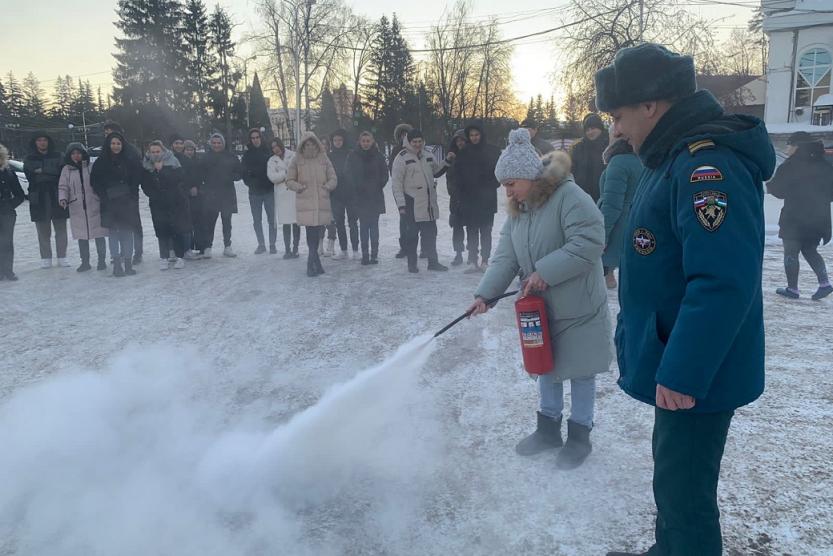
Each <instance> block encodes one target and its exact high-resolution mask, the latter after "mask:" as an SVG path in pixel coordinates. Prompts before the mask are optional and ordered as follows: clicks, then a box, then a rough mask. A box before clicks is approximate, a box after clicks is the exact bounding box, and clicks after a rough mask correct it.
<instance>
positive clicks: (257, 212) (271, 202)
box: [249, 189, 278, 246]
mask: <svg viewBox="0 0 833 556" xmlns="http://www.w3.org/2000/svg"><path fill="white" fill-rule="evenodd" d="M249 206H250V207H251V209H252V222H253V223H254V227H255V235H256V236H257V244H258V245H265V243H264V239H263V209H266V220H267V222H268V223H269V245H270V246H274V245H275V242H276V241H277V240H278V223H277V221H275V191H274V189H273V190H272V191H270V192H269V193H251V192H250V193H249Z"/></svg>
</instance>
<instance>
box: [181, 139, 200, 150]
mask: <svg viewBox="0 0 833 556" xmlns="http://www.w3.org/2000/svg"><path fill="white" fill-rule="evenodd" d="M183 148H185V149H194V150H197V144H196V143H194V142H193V141H191V140H190V139H186V140H185V147H183Z"/></svg>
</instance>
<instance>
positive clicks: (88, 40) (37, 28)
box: [0, 0, 751, 101]
mask: <svg viewBox="0 0 833 556" xmlns="http://www.w3.org/2000/svg"><path fill="white" fill-rule="evenodd" d="M2 1H3V3H6V2H14V3H15V8H14V10H13V12H14V13H13V15H12V13H10V11H9V10H6V14H5V15H6V17H5V18H4V24H3V31H2V33H0V52H2V61H0V72H2V75H3V76H4V79H5V75H6V74H7V73H8V71H9V70H12V71H14V72H15V75H16V76H17V77H18V79H22V78H23V76H24V75H25V74H27V73H28V72H29V71H32V72H34V73H35V75H36V76H37V77H38V78H40V79H41V81H42V82H43V84H44V89H46V90H47V91H48V92H51V90H52V85H53V83H54V79H55V77H57V76H58V75H59V74H60V75H66V74H69V75H72V76H81V77H82V78H83V79H85V80H87V79H89V80H90V82H91V83H92V84H93V86H94V88H95V87H97V86H98V85H101V86H103V87H104V88H105V89H108V88H110V87H111V86H112V77H111V72H112V68H113V64H114V60H113V57H112V52H113V48H114V47H113V37H114V34H115V32H116V30H115V28H114V26H113V21H114V20H115V19H116V17H115V10H116V5H117V2H116V0H83V1H81V2H70V1H68V0H2ZM701 1H702V0H696V2H701ZM214 3H215V2H212V1H208V2H207V4H209V6H213V5H214ZM348 3H349V4H351V5H352V6H353V8H354V9H355V11H357V12H358V13H362V14H364V15H367V16H368V17H370V18H373V19H376V18H378V17H380V16H381V15H382V12H380V10H379V5H380V4H381V5H382V6H384V8H385V10H386V11H387V13H390V12H393V11H396V13H397V15H398V16H399V19H400V20H401V21H402V22H403V24H404V27H405V36H406V38H407V39H408V41H409V43H410V45H411V47H412V48H420V47H421V46H423V44H422V37H423V35H424V33H425V31H427V27H428V26H429V25H431V24H432V23H434V22H436V21H437V20H438V19H439V18H440V16H441V14H442V13H443V10H444V9H445V7H446V5H447V4H449V5H450V4H452V3H453V2H452V1H449V2H446V1H445V0H408V1H396V0H387V1H385V2H379V0H352V1H350V0H348ZM692 3H694V2H692ZM220 4H222V5H224V6H225V7H227V8H228V9H229V10H230V12H231V13H232V15H233V17H234V19H235V21H236V22H237V23H238V24H239V26H238V28H237V32H238V34H239V35H240V36H243V35H244V34H245V33H246V32H249V31H251V30H253V29H254V28H255V27H256V25H257V20H256V15H255V13H254V9H253V7H252V6H253V5H254V2H253V1H252V0H234V1H230V0H223V1H221V2H220ZM566 4H567V0H554V1H552V2H542V1H541V0H514V1H512V2H506V1H504V0H475V1H474V2H473V5H474V10H473V12H474V17H481V18H482V17H484V16H489V15H496V16H498V17H499V18H500V19H501V21H506V22H507V23H506V24H505V25H502V29H503V33H504V37H507V38H508V37H514V36H519V35H525V34H529V33H533V32H535V31H540V30H544V29H548V28H551V27H555V26H557V25H559V24H560V23H562V22H563V20H562V19H561V18H562V17H563V16H564V14H563V11H562V10H559V9H558V8H559V7H560V6H564V5H566ZM750 4H751V2H750ZM70 6H71V7H70ZM693 9H695V8H693ZM696 9H697V10H700V13H702V14H703V15H705V16H707V17H710V18H725V19H723V20H721V21H720V23H719V26H720V28H721V32H728V31H727V29H725V27H729V26H741V25H745V24H746V21H747V20H748V19H749V16H750V14H751V9H745V8H734V7H728V6H717V7H703V8H696ZM549 37H550V39H549V40H545V39H544V40H542V38H538V39H528V40H526V41H521V42H520V43H519V44H518V45H517V46H516V48H515V55H514V58H513V69H514V80H515V83H514V84H515V90H516V93H517V94H518V96H519V97H520V98H521V99H522V100H524V101H525V100H526V99H528V98H529V97H530V96H533V95H537V94H539V93H540V94H543V95H544V96H545V97H549V96H550V95H551V94H552V93H553V91H555V90H557V87H556V86H554V85H553V75H554V73H555V71H556V69H557V67H558V66H557V63H558V62H557V61H558V43H557V38H556V37H557V36H556V35H550V36H549Z"/></svg>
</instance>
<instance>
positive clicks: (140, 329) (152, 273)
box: [0, 183, 833, 556]
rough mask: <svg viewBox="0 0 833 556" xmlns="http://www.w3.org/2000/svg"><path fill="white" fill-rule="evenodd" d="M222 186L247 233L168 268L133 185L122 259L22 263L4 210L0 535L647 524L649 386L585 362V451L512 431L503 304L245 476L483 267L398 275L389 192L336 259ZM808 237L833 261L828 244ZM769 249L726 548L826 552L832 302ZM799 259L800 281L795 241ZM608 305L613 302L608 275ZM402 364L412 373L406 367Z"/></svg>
mask: <svg viewBox="0 0 833 556" xmlns="http://www.w3.org/2000/svg"><path fill="white" fill-rule="evenodd" d="M440 190H441V191H444V183H443V184H441V186H440ZM389 193H390V192H388V194H389ZM238 199H239V204H240V214H238V215H235V217H234V232H233V239H234V247H235V249H236V250H237V252H238V254H239V257H238V258H237V259H224V258H222V257H218V258H215V259H213V260H210V261H195V262H189V263H188V265H187V268H186V269H185V270H179V271H175V270H169V271H167V272H161V271H160V270H159V269H158V265H157V263H156V256H157V254H158V253H157V248H156V240H155V237H153V231H152V228H151V220H150V215H149V213H148V212H147V205H146V203H145V202H144V201H143V222H144V224H145V263H144V264H143V265H141V266H140V267H138V272H139V274H138V275H137V276H136V277H133V278H124V279H118V280H117V279H114V278H111V277H110V276H109V275H107V274H105V273H97V272H95V271H93V272H89V273H86V274H82V275H79V274H77V273H76V272H75V270H74V267H73V268H70V269H59V268H52V269H50V270H40V269H38V268H37V266H38V253H37V241H36V238H35V227H34V225H33V224H31V223H30V222H29V218H28V208H27V207H26V206H25V205H24V206H23V207H21V209H19V210H18V213H19V214H18V224H17V230H16V241H15V247H16V265H15V269H16V272H17V273H18V275H19V276H20V281H19V282H18V283H14V284H10V283H8V282H0V307H2V312H1V313H0V315H2V316H0V324H2V330H3V333H2V339H0V351H1V352H2V354H3V358H2V361H3V362H2V369H1V370H0V443H2V445H3V446H4V455H3V458H2V461H0V474H3V473H4V472H7V473H12V472H13V473H14V477H11V476H5V477H4V478H3V479H2V482H3V483H4V486H0V554H2V555H12V554H14V555H21V556H22V555H27V556H28V555H35V554H38V555H40V554H56V555H74V554H79V555H81V554H84V555H87V556H89V555H97V554H101V555H102V556H104V555H108V556H109V555H110V554H114V553H118V554H123V555H128V554H136V555H139V554H143V555H144V554H171V553H177V554H185V555H191V554H193V555H197V554H200V555H206V554H218V555H219V554H225V555H229V554H241V555H242V554H247V555H248V554H275V553H286V554H350V555H354V554H355V555H360V554H361V555H369V554H386V555H399V554H409V555H410V554H419V555H422V554H425V555H435V554H436V555H441V554H442V555H447V554H465V555H492V554H494V555H503V554H530V555H531V554H549V555H556V556H558V555H564V556H568V555H570V556H573V555H575V556H586V555H599V554H604V553H605V551H606V550H610V549H622V548H628V549H645V548H647V547H648V546H649V544H650V541H651V539H652V521H653V503H652V495H651V468H652V465H651V457H650V453H651V450H650V440H651V438H650V437H651V425H652V410H651V409H650V408H649V407H647V406H644V405H642V404H640V403H638V402H636V401H634V400H632V399H630V398H628V397H626V396H625V395H624V394H622V393H621V392H620V391H619V389H618V388H617V386H616V384H615V369H614V370H613V371H612V372H611V373H609V374H607V375H603V376H602V377H601V379H600V386H599V394H598V405H597V424H596V428H595V430H594V432H593V435H592V440H593V443H594V452H593V454H592V455H591V457H590V458H589V460H588V461H587V463H586V464H585V465H584V466H583V467H582V468H580V469H578V470H576V471H572V472H566V473H565V472H558V471H556V469H555V466H554V457H553V455H552V454H544V455H541V456H539V457H535V458H531V459H524V458H520V457H518V456H516V455H515V453H514V451H513V448H514V445H515V443H516V442H517V441H518V440H519V439H520V438H521V437H522V436H523V435H525V434H527V433H528V432H529V431H530V430H531V428H532V427H533V426H534V412H535V402H536V394H535V392H536V390H535V385H534V383H533V382H532V381H531V380H530V379H529V378H528V377H527V376H526V374H525V373H524V372H523V371H522V368H521V364H520V358H519V348H518V345H517V344H518V340H517V332H516V330H515V328H514V324H513V319H514V317H513V310H512V305H511V303H509V302H502V303H501V304H500V305H499V306H498V308H497V309H496V310H495V311H493V312H491V313H490V314H488V315H486V316H485V317H483V318H480V319H478V320H474V321H471V322H463V323H461V324H460V325H458V326H457V327H456V328H454V329H452V330H451V331H450V332H448V333H447V334H446V335H445V336H443V337H442V338H441V339H440V340H439V341H438V342H437V344H438V345H436V346H435V349H434V352H433V354H432V355H431V357H430V359H429V360H428V362H427V363H426V364H425V365H424V366H423V367H421V368H419V365H418V364H417V363H419V361H418V359H419V357H417V356H414V361H413V365H409V364H402V365H399V366H400V367H402V368H403V369H401V372H400V373H397V372H396V369H393V370H390V369H389V370H387V371H385V372H383V373H381V374H378V375H377V376H376V379H375V380H377V382H376V383H374V385H373V388H372V389H371V388H368V389H367V390H364V391H362V389H361V388H355V387H353V388H352V389H348V390H349V396H352V397H348V398H347V400H346V401H345V400H342V403H341V404H340V405H339V404H332V405H328V406H326V407H325V408H319V410H318V411H317V414H318V417H319V418H321V414H326V413H329V415H328V416H327V419H324V420H319V421H317V422H316V423H318V425H322V424H326V426H323V425H322V426H317V427H309V428H307V429H303V430H305V431H308V432H307V434H304V435H301V436H299V429H297V428H293V427H294V425H289V426H288V427H287V428H286V429H283V430H284V431H286V430H289V431H290V432H293V433H294V434H295V436H294V437H293V436H292V435H291V434H288V433H287V434H288V436H289V437H291V438H294V440H293V442H289V443H284V444H281V445H280V446H281V453H280V455H276V456H274V457H275V468H274V469H275V474H276V475H280V476H281V479H280V480H278V479H276V478H274V477H272V478H270V480H265V479H264V481H265V482H264V483H263V484H260V483H258V482H256V481H254V479H252V478H253V477H261V476H262V475H261V474H258V473H264V471H263V469H260V471H259V472H258V473H254V472H252V471H251V469H253V468H254V467H253V465H254V464H253V463H252V461H249V460H247V459H246V458H249V457H250V456H251V457H252V458H254V457H255V456H257V457H258V458H260V459H258V462H259V464H261V465H265V466H266V468H267V469H268V468H269V467H270V465H269V461H270V460H269V458H268V457H266V456H265V455H264V454H267V455H268V454H269V452H268V451H261V450H258V449H257V448H256V446H259V445H260V444H258V443H257V442H255V440H252V439H253V438H254V439H258V438H261V437H268V432H269V430H271V429H272V428H274V427H276V426H278V425H280V424H284V423H286V422H287V421H288V420H289V419H290V418H291V417H292V416H293V415H296V414H298V413H299V412H301V411H303V410H304V409H306V408H309V407H310V406H313V405H314V404H316V402H317V401H318V400H319V399H320V398H321V397H322V395H324V394H325V392H327V391H328V390H329V389H330V388H331V387H332V386H333V385H335V384H338V383H344V382H347V381H349V380H350V379H351V378H353V377H354V376H355V375H356V374H357V373H358V372H359V371H361V370H363V369H366V368H369V367H371V366H374V365H377V364H379V363H381V362H382V361H383V360H384V359H385V358H386V357H387V356H388V355H390V354H391V353H393V352H394V351H395V350H396V349H397V348H398V347H399V346H401V345H403V344H405V343H407V342H408V341H410V340H411V339H413V338H415V337H417V336H420V335H423V334H425V333H430V332H434V331H436V330H438V329H439V328H441V327H442V326H443V325H444V324H446V323H447V322H449V321H450V320H452V319H453V318H454V317H456V316H457V315H459V314H460V313H462V312H463V311H464V310H465V309H466V307H467V305H468V304H469V302H470V300H471V293H472V291H473V290H474V288H475V286H476V285H477V282H478V280H479V276H476V275H475V276H472V275H464V274H463V273H462V270H461V269H454V270H452V271H451V272H449V273H445V274H437V273H429V272H426V271H425V261H421V263H420V264H421V267H422V272H421V273H420V274H419V275H410V274H408V272H407V270H406V265H405V263H404V262H403V261H398V260H395V259H394V258H393V255H394V254H395V251H396V248H397V246H396V236H397V234H398V222H397V218H396V215H395V211H394V210H393V208H392V207H393V203H392V200H391V199H390V197H389V198H388V207H389V208H388V214H387V215H385V216H383V218H382V227H381V231H382V234H381V235H382V250H381V251H382V252H381V264H380V265H379V266H378V267H362V266H360V265H359V263H358V261H331V260H329V259H324V260H323V262H324V268H325V270H326V272H327V273H326V274H325V275H324V276H322V277H320V278H318V279H315V280H312V279H308V278H307V277H306V276H305V269H306V265H305V262H304V258H303V257H302V258H301V259H300V260H294V261H284V260H282V259H281V258H280V256H270V255H258V256H255V255H253V254H252V253H253V251H254V248H255V246H256V242H255V239H254V233H253V231H252V228H251V215H250V213H249V207H248V197H247V196H246V194H245V188H244V187H242V185H241V186H239V187H238ZM441 206H442V207H443V211H445V210H446V209H447V206H448V203H447V197H446V196H445V195H444V194H443V195H442V196H441ZM769 212H771V211H769ZM503 218H504V215H503V213H502V212H501V214H500V215H499V217H498V223H496V230H497V229H498V228H499V225H500V222H502V221H503ZM446 222H447V219H446V218H444V220H443V222H442V223H441V225H440V236H439V248H440V254H441V260H442V261H443V262H445V263H448V262H449V261H450V259H451V256H452V255H453V252H452V250H451V230H450V228H449V227H448V226H447V224H446ZM218 229H219V226H218ZM218 235H219V233H218ZM496 237H497V231H496V232H495V238H496ZM217 243H218V242H217V241H215V245H217ZM280 250H281V253H282V252H283V249H282V247H281V248H280ZM304 251H305V249H304V243H303V242H302V253H303V252H304ZM821 252H822V253H823V255H824V256H825V258H826V260H827V262H828V264H833V249H831V248H830V246H828V247H825V248H824V249H822V251H821ZM781 256H782V251H781V248H780V245H779V243H778V241H777V239H776V238H774V237H770V238H769V241H768V247H767V252H766V261H765V276H764V290H765V303H766V319H767V334H768V348H767V354H768V361H767V372H768V385H767V390H766V393H765V394H764V396H763V397H762V398H761V399H760V400H759V401H757V402H756V403H754V404H753V405H751V406H749V407H746V408H743V409H741V410H740V411H738V412H737V415H736V417H735V420H734V422H733V426H732V429H731V431H730V436H729V440H728V444H727V447H726V455H725V458H724V467H723V473H722V482H721V486H720V491H719V496H720V503H721V508H722V511H723V531H724V535H725V546H726V553H727V554H730V555H776V554H778V555H781V554H793V555H802V556H803V555H808V556H810V555H829V554H833V540H831V539H833V468H831V461H833V460H832V459H831V457H833V456H832V454H833V435H831V434H830V423H831V422H833V409H831V402H833V378H831V376H833V346H832V345H831V339H832V338H833V301H831V300H828V301H826V302H822V303H813V302H810V301H799V302H787V301H785V300H781V299H779V298H777V297H776V296H775V294H774V289H775V288H776V287H778V286H781V285H783V273H782V263H781ZM77 258H78V251H77V244H75V243H74V242H72V241H71V243H70V259H71V261H72V262H73V265H74V266H76V265H77ZM801 279H802V286H803V288H804V292H805V293H807V292H810V291H811V287H812V286H813V279H812V276H811V274H810V272H809V269H807V268H806V265H804V268H802V276H801ZM610 305H611V315H612V316H613V315H615V313H616V311H617V310H618V307H617V301H616V295H615V293H611V295H610ZM412 366H413V367H415V368H414V369H412V370H413V372H414V373H418V375H416V376H415V377H411V378H412V379H413V380H410V381H409V380H406V377H403V376H400V375H404V374H407V371H408V370H409V367H412ZM81 370H91V371H94V372H95V373H98V374H95V375H78V374H77V373H78V372H79V371H81ZM385 373H389V375H386V374H385ZM91 376H92V377H96V376H98V377H100V380H99V381H96V380H93V379H91V378H90V377H91ZM388 376H389V378H386V377H388ZM81 377H86V378H81ZM379 380H382V381H383V382H382V387H380V384H379V382H378V381H379ZM353 386H355V384H354V385H353ZM313 414H316V412H315V411H313ZM354 414H355V415H354ZM358 414H361V419H359V418H357V417H356V415H358ZM334 416H337V417H338V418H337V419H333V417H334ZM313 417H314V415H313ZM140 418H141V419H142V420H141V422H139V420H140ZM310 419H312V417H310ZM240 431H248V432H249V433H251V434H252V435H254V436H251V435H249V436H247V435H246V434H243V433H241V432H240ZM252 431H255V432H256V433H257V434H254V432H252ZM232 433H233V434H232ZM30 435H31V436H30ZM258 435H260V436H258ZM30 437H31V441H30ZM369 440H372V442H370V441H369ZM253 446H255V448H253ZM13 447H16V449H14V448H13ZM234 447H238V449H235V448H234ZM10 448H12V449H10ZM360 448H361V449H360ZM224 450H225V451H224ZM255 452H257V454H255ZM223 454H231V455H230V456H228V461H231V462H233V464H231V463H228V462H226V463H227V465H226V467H225V468H223V467H222V465H220V467H219V468H222V469H228V468H229V466H230V467H231V468H234V469H240V472H239V475H240V476H245V477H248V478H249V479H250V480H249V482H248V484H246V485H245V486H246V487H248V488H250V489H253V490H257V487H258V485H260V490H261V491H263V492H259V494H258V501H257V503H254V502H251V501H249V502H247V503H246V504H243V503H241V502H240V501H239V500H238V498H239V496H242V495H239V493H236V492H234V491H235V490H237V487H238V486H239V485H240V483H238V481H240V480H241V478H240V477H235V476H228V477H226V476H225V475H223V476H222V477H224V478H222V480H220V479H218V478H217V477H218V476H220V474H218V473H213V474H212V469H215V468H214V467H212V466H210V465H208V464H207V463H206V461H213V462H215V463H216V462H217V461H223V457H221V456H223ZM244 460H245V461H244ZM217 465H219V464H217ZM52 466H54V467H52ZM138 468H141V473H139V471H137V469H138ZM206 469H208V470H206ZM278 469H279V470H280V471H277V470H278ZM299 470H300V471H299ZM123 475H129V478H124V477H123ZM234 475H238V474H237V473H235V474H234ZM194 477H196V478H197V479H199V480H197V479H194ZM206 477H208V478H206ZM290 478H292V481H289V479H290ZM192 480H193V484H192ZM270 481H278V482H276V483H273V482H270ZM281 481H282V482H281ZM288 481H289V482H288ZM239 490H241V491H242V490H245V488H242V487H241V489H239ZM207 492H210V493H211V496H208V495H207V494H206V493H207ZM11 502H14V504H12V503H11ZM212 508H216V509H218V511H217V512H213V511H212V510H211V509H212ZM226 512H227V513H226ZM214 513H222V514H223V515H214ZM114 547H115V549H114ZM171 547H176V550H175V551H174V552H172V551H171ZM287 547H291V548H287Z"/></svg>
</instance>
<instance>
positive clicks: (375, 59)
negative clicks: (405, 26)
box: [366, 15, 414, 138]
mask: <svg viewBox="0 0 833 556" xmlns="http://www.w3.org/2000/svg"><path fill="white" fill-rule="evenodd" d="M368 73H369V76H370V79H369V82H368V84H367V86H366V94H367V106H368V108H369V109H370V114H371V117H372V118H373V120H374V121H375V122H376V126H377V130H378V131H379V132H380V133H381V134H382V135H383V136H384V137H386V138H387V137H391V136H392V135H393V130H394V128H395V127H396V125H397V124H399V123H400V122H401V121H402V119H403V118H404V116H405V104H406V102H407V100H408V94H409V92H410V91H411V90H412V87H413V74H414V61H413V57H412V56H411V51H410V49H409V48H408V44H407V42H406V41H405V38H404V37H403V36H402V30H401V27H400V25H399V20H398V19H397V18H396V16H395V15H394V17H393V20H392V21H391V22H390V23H388V20H387V18H386V17H384V16H382V18H381V19H380V20H379V24H378V35H377V37H376V40H375V41H374V42H373V46H372V53H371V57H370V65H369V68H368Z"/></svg>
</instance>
